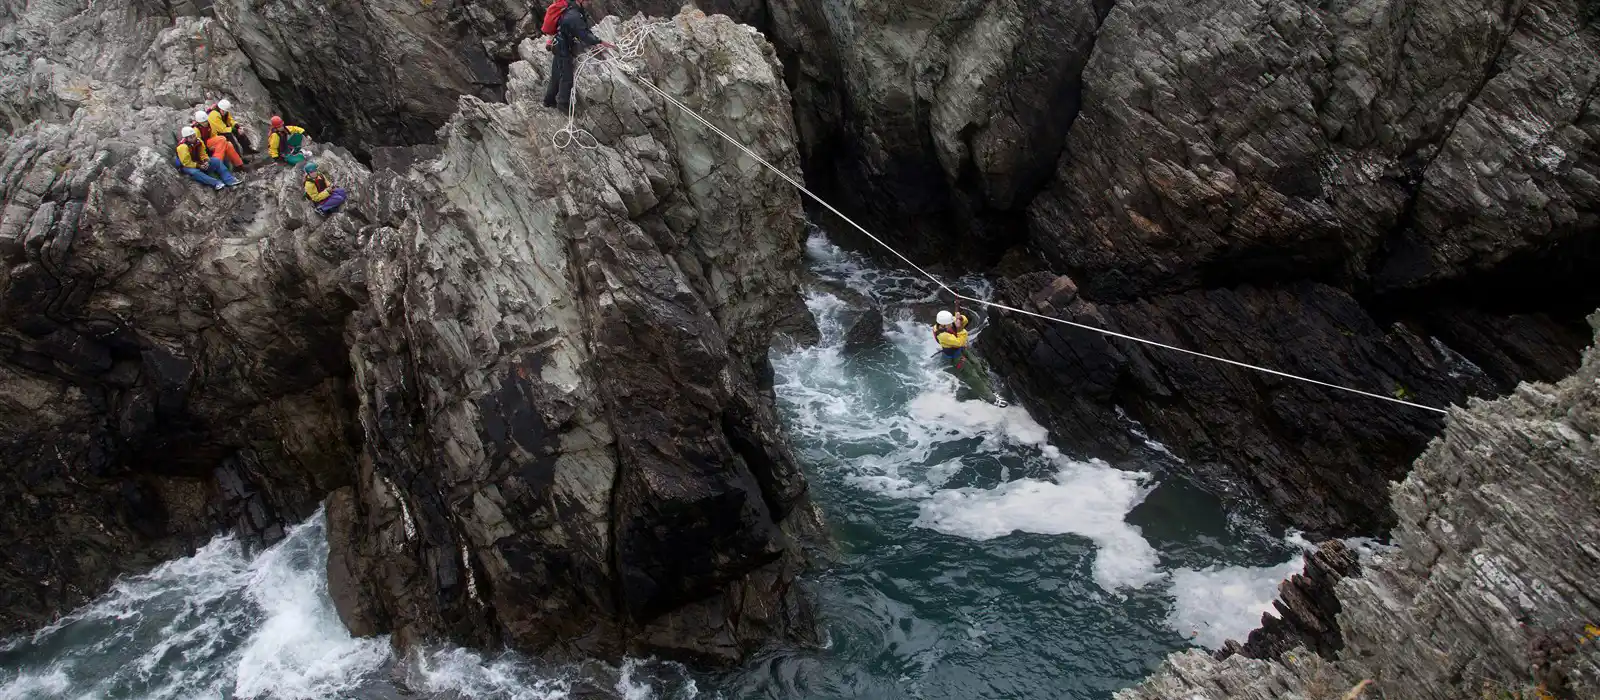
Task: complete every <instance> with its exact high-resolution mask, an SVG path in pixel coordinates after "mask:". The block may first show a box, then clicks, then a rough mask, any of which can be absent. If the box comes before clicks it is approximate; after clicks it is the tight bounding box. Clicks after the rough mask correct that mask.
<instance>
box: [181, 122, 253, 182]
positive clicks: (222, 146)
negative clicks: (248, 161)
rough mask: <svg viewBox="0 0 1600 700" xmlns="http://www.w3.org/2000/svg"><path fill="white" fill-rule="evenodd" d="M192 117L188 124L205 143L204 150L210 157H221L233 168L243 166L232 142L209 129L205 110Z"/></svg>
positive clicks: (241, 159) (209, 124)
mask: <svg viewBox="0 0 1600 700" xmlns="http://www.w3.org/2000/svg"><path fill="white" fill-rule="evenodd" d="M194 119H195V121H194V123H192V124H190V125H189V126H192V127H194V131H195V135H196V136H198V137H199V138H200V142H201V143H203V144H205V145H206V150H207V151H209V152H210V153H211V155H212V157H214V158H221V159H222V160H223V162H225V163H227V164H228V165H230V166H232V167H233V168H235V169H238V168H243V167H244V159H243V158H240V157H239V151H237V150H235V149H234V147H233V144H232V143H229V142H228V140H227V139H226V138H223V137H222V136H221V135H219V134H217V133H215V132H213V131H212V130H211V122H210V121H209V120H207V119H206V113H205V112H195V113H194Z"/></svg>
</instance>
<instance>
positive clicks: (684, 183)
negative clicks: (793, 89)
mask: <svg viewBox="0 0 1600 700" xmlns="http://www.w3.org/2000/svg"><path fill="white" fill-rule="evenodd" d="M610 26H613V25H611V24H609V23H608V24H607V25H606V26H605V27H603V28H602V29H601V31H602V33H606V32H608V31H610V30H609V27H610ZM525 50H526V51H527V52H528V53H529V54H530V55H531V54H532V53H533V52H534V51H535V49H534V48H532V44H531V42H530V43H529V44H528V45H527V48H526V49H525ZM643 63H644V65H645V66H646V68H645V70H644V72H643V73H642V74H641V75H642V76H644V77H645V79H648V80H651V81H653V82H658V83H660V84H662V85H663V86H664V87H667V88H668V89H670V90H672V91H674V92H676V93H679V94H684V95H689V96H692V98H691V103H690V104H691V106H692V107H695V108H696V109H697V110H701V111H704V112H706V113H708V114H712V115H721V116H722V117H723V121H725V122H726V123H728V124H729V125H730V126H732V127H733V128H734V130H735V132H736V134H737V135H738V136H740V137H741V138H742V139H743V140H744V141H745V142H746V143H749V144H751V145H752V146H753V147H756V148H759V149H760V150H761V151H763V152H765V153H766V154H768V156H769V157H772V158H774V159H776V161H777V162H779V163H783V162H785V160H786V155H785V154H789V153H792V151H793V144H792V141H791V138H792V137H791V136H790V135H789V130H788V128H787V125H788V123H789V112H788V105H787V100H786V99H785V95H786V93H785V91H784V90H783V89H782V84H781V82H779V78H778V75H779V73H778V70H777V63H776V60H775V57H774V56H773V55H772V53H771V49H770V47H769V46H767V45H766V44H765V43H764V42H762V41H761V40H760V37H759V35H757V34H755V33H754V32H753V31H751V30H750V29H749V28H748V27H743V26H740V25H737V24H734V23H732V22H731V21H729V20H728V19H727V18H725V17H716V18H709V19H708V18H706V17H705V16H704V15H700V14H698V13H696V14H685V15H680V16H679V17H678V18H677V19H675V20H673V22H672V23H671V24H669V25H665V26H661V27H659V28H657V29H656V30H655V33H654V35H653V38H652V39H651V40H650V42H649V44H648V50H647V53H646V55H645V57H644V58H643ZM541 65H542V64H530V63H518V64H514V65H513V66H512V70H511V84H510V90H509V94H510V101H509V103H508V104H505V105H490V104H485V103H481V102H478V101H475V100H470V99H468V100H464V101H463V105H462V109H461V111H460V112H459V113H458V114H457V116H456V117H455V118H454V119H453V120H452V121H451V123H450V124H449V125H448V126H447V127H446V129H445V130H444V131H443V132H442V134H443V136H444V140H443V142H442V149H443V153H442V155H441V156H440V157H439V158H438V160H437V161H435V162H433V163H431V164H428V165H425V166H421V169H420V171H419V172H418V174H417V175H416V176H415V179H416V180H417V183H418V185H419V186H420V187H421V189H422V190H423V191H425V192H428V193H430V194H429V195H427V196H426V200H427V204H428V207H427V208H426V209H425V210H420V211H417V212H406V213H405V215H404V216H403V217H402V216H401V215H402V212H400V211H398V210H397V211H395V212H393V213H390V214H388V215H387V216H386V219H388V220H389V221H388V223H386V226H385V229H384V231H383V233H381V234H379V236H378V239H377V240H379V241H380V242H379V243H378V244H376V245H378V246H379V247H378V251H379V253H380V254H379V255H378V256H377V257H376V258H375V259H374V265H375V266H376V267H375V274H373V276H372V277H371V278H370V285H371V287H372V298H373V304H372V305H371V306H370V307H369V308H368V309H366V310H363V311H362V312H360V313H358V314H357V315H356V316H355V318H354V320H353V325H352V329H351V332H352V334H353V336H352V345H353V346H354V347H355V362H356V374H357V376H358V381H359V383H360V384H361V386H362V395H361V415H362V424H363V426H364V430H365V431H366V433H367V435H368V439H367V445H368V450H367V452H366V453H365V455H364V456H363V459H362V462H361V473H360V478H359V479H358V483H357V486H356V488H355V493H354V494H353V495H343V494H341V495H337V496H336V497H335V499H334V501H333V503H334V505H333V507H332V508H331V509H330V514H329V517H330V530H331V531H334V532H339V533H343V535H342V536H336V537H334V538H332V543H333V550H332V552H331V558H332V561H333V564H332V573H333V576H334V579H333V580H334V582H335V590H334V593H335V597H336V600H338V601H339V602H340V610H341V613H342V614H343V615H344V616H345V619H346V620H347V621H348V622H349V624H350V626H351V627H352V628H353V629H357V630H362V631H373V630H389V629H393V630H396V631H397V632H399V633H400V634H401V638H402V640H406V639H411V638H427V637H439V636H449V637H451V638H454V639H457V640H459V641H463V642H467V643H474V644H478V645H489V644H495V643H510V644H513V645H515V646H519V647H523V648H538V649H544V648H549V647H552V646H555V645H557V644H562V645H564V647H565V648H568V649H576V650H578V651H581V652H583V653H587V654H604V655H615V654H617V653H619V652H620V651H623V650H632V651H639V652H647V653H655V652H663V651H665V652H669V653H674V654H675V655H677V656H680V657H681V656H684V655H689V656H693V657H696V658H703V659H705V660H708V661H714V662H726V661H730V660H734V659H737V658H739V657H740V656H742V654H743V653H744V652H746V651H749V650H750V649H751V648H753V646H754V645H756V644H759V643H760V642H761V640H763V639H766V638H770V637H772V636H775V635H778V636H782V635H792V636H800V637H805V636H806V635H808V634H809V633H810V627H809V625H810V619H809V613H808V612H807V610H806V608H805V606H804V605H803V604H802V603H801V601H800V600H799V599H798V598H797V597H796V596H795V595H794V593H793V592H792V590H791V586H792V585H793V579H794V576H795V575H796V573H797V572H798V568H799V563H800V562H799V559H798V551H797V549H796V545H795V544H794V542H793V541H792V538H791V534H807V533H808V532H809V530H810V528H812V527H814V524H815V520H814V518H815V516H814V514H813V513H812V512H811V511H810V506H809V505H808V501H807V499H806V495H805V481H804V478H803V477H802V476H801V475H800V473H799V471H798V469H797V467H796V465H795V463H794V461H793V458H792V456H791V455H790V454H789V453H788V451H787V448H786V447H784V444H783V442H782V440H781V438H780V437H778V435H779V426H778V424H777V420H776V415H775V413H774V411H773V408H772V405H771V397H770V393H769V392H768V391H764V390H760V389H758V388H757V385H758V384H759V383H760V381H761V380H760V376H759V370H760V366H759V365H760V364H761V363H762V360H761V359H760V358H762V357H764V355H765V352H766V347H767V345H768V343H769V342H770V338H771V336H772V333H773V330H774V329H775V328H776V327H777V326H778V325H779V323H780V322H782V321H784V320H785V319H786V318H788V317H790V316H792V315H793V314H795V313H796V312H797V311H800V310H802V309H801V308H799V307H797V301H798V295H797V289H798V286H797V283H798V279H797V277H796V273H797V271H798V266H799V261H800V243H801V240H802V236H803V232H802V223H803V221H802V219H801V218H800V217H799V207H798V204H799V202H798V199H797V193H795V192H794V191H793V189H792V188H790V187H788V186H787V185H786V184H785V183H783V181H782V180H781V179H778V178H776V177H774V176H772V175H771V174H770V173H765V172H764V170H762V169H761V166H759V165H758V164H756V163H755V162H754V161H751V160H749V159H748V158H743V157H740V156H739V154H738V153H737V151H735V150H734V149H733V148H732V147H731V146H728V145H727V144H726V143H725V142H723V141H722V140H721V139H720V137H718V136H716V135H714V134H712V133H711V132H709V131H707V130H704V129H703V128H702V127H700V126H698V125H697V124H693V123H691V122H689V121H688V118H687V117H686V116H684V115H682V114H681V113H679V112H677V111H676V109H675V108H673V109H672V110H670V111H669V110H668V108H667V105H666V104H665V103H664V102H660V101H659V100H656V99H652V98H651V97H650V95H649V94H648V93H646V92H644V91H643V89H642V88H639V87H637V86H633V85H629V84H627V83H623V82H618V81H616V80H614V79H611V78H602V77H598V76H597V75H595V74H588V73H586V74H584V76H583V77H582V79H581V80H580V81H579V84H578V93H577V94H578V95H579V98H578V99H579V104H580V109H581V110H583V112H584V113H585V114H586V115H588V116H589V120H587V121H588V123H589V124H590V125H591V126H590V128H591V129H593V131H594V136H595V137H596V138H597V139H598V142H599V146H598V147H597V148H595V149H594V150H583V149H581V148H578V147H572V148H570V149H569V150H567V151H565V152H563V151H559V150H557V149H556V148H554V147H553V146H552V145H551V136H552V135H553V134H554V133H555V132H556V131H557V130H558V129H559V128H561V126H562V125H563V124H564V122H565V118H564V116H562V115H557V114H555V113H553V112H550V111H548V110H545V109H544V108H543V107H541V106H540V104H539V100H540V99H541V97H542V89H541V88H542V86H543V80H542V78H541V77H540V76H539V75H538V74H537V67H538V66H541ZM734 114H737V115H738V116H739V117H740V118H739V119H737V120H734V119H728V118H727V117H729V116H731V115H734ZM788 157H789V158H792V156H788ZM789 164H790V167H793V162H792V160H791V161H790V163H789ZM511 173H515V174H517V175H519V177H508V176H507V175H508V174H511Z"/></svg>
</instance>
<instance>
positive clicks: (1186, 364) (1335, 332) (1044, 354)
mask: <svg viewBox="0 0 1600 700" xmlns="http://www.w3.org/2000/svg"><path fill="white" fill-rule="evenodd" d="M998 292H999V293H998V296H999V298H1000V300H1001V301H1003V302H1005V303H1008V304H1011V305H1014V306H1017V307H1019V308H1024V309H1029V310H1033V311H1036V312H1039V313H1043V314H1046V315H1054V316H1061V317H1063V318H1066V319H1068V320H1072V321H1076V322H1078V323H1082V324H1085V325H1089V326H1094V327H1098V328H1105V329H1108V330H1112V331H1117V332H1121V333H1125V334H1129V335H1133V336H1136V337H1140V338H1145V339H1149V340H1153V341H1157V342H1161V343H1166V344H1168V345H1173V346H1177V347H1180V348H1186V349H1189V350H1195V351H1199V352H1203V353H1208V354H1211V355H1216V356H1219V357H1224V358H1228V359H1234V360H1239V361H1242V362H1248V363H1251V364H1256V365H1260V366H1264V367H1268V368H1271V369H1276V370H1279V371H1283V372H1289V373H1292V374H1296V375H1299V376H1304V377H1310V378H1314V379H1318V380H1321V381H1325V382H1331V383H1334V384H1338V385H1341V386H1347V387H1352V388H1356V389H1361V390H1365V391H1369V392H1372V393H1376V394H1380V395H1383V396H1393V397H1396V398H1403V399H1405V400H1409V401H1413V402H1416V403H1420V404H1423V405H1427V406H1448V405H1451V404H1457V403H1460V402H1462V401H1463V400H1464V399H1465V398H1466V397H1467V396H1469V395H1477V396H1486V395H1491V394H1493V393H1494V391H1495V388H1496V387H1495V384H1494V382H1493V380H1492V379H1491V377H1489V376H1486V375H1485V374H1483V373H1482V372H1481V371H1477V370H1475V369H1474V368H1472V367H1471V366H1470V365H1468V364H1467V363H1465V362H1463V361H1462V359H1461V356H1460V355H1458V354H1456V353H1455V352H1453V351H1452V350H1451V349H1450V348H1449V347H1448V346H1446V345H1445V344H1444V343H1442V342H1438V341H1437V340H1436V339H1430V338H1429V337H1426V336H1423V335H1419V333H1418V332H1417V331H1416V330H1414V327H1413V326H1414V324H1408V323H1388V324H1384V323H1380V322H1379V321H1377V320H1376V319H1374V318H1372V317H1371V316H1370V315H1369V314H1368V313H1367V312H1366V311H1365V310H1364V309H1363V308H1362V306H1361V305H1360V304H1359V303H1358V302H1357V301H1356V300H1355V299H1353V298H1351V297H1350V296H1349V295H1347V294H1345V293H1343V292H1341V291H1339V290H1337V289H1334V288H1331V287H1328V286H1325V285H1318V284H1314V283H1305V284H1301V285H1296V286H1292V287H1283V288H1269V289H1258V288H1251V287H1240V288H1237V289H1226V290H1207V291H1191V292H1184V293H1181V294H1173V295H1165V296H1157V297H1152V298H1149V299H1144V300H1140V301H1134V302H1128V303H1122V304H1095V303H1092V302H1090V301H1088V300H1086V299H1084V298H1082V297H1081V296H1080V295H1079V294H1078V289H1077V285H1076V284H1075V283H1074V282H1073V281H1072V280H1070V279H1068V278H1066V277H1064V276H1057V275H1051V274H1049V273H1032V274H1028V275H1023V276H1021V277H1017V278H1014V279H1010V280H1005V281H1004V282H1003V283H1002V284H1001V285H1000V286H999V288H998ZM1495 320H1497V321H1503V322H1502V323H1499V324H1498V325H1495V326H1492V327H1493V328H1495V329H1497V330H1500V331H1515V333H1511V334H1506V335H1503V336H1502V337H1501V338H1500V340H1499V342H1500V343H1501V344H1503V345H1504V346H1507V347H1516V348H1521V349H1525V350H1528V351H1530V352H1533V353H1535V354H1534V357H1535V358H1536V359H1537V361H1513V364H1512V365H1511V367H1510V368H1508V371H1510V372H1514V373H1515V375H1514V376H1530V375H1532V376H1540V374H1542V373H1543V372H1545V371H1553V372H1555V373H1556V376H1559V372H1560V371H1562V370H1570V368H1571V367H1572V365H1571V364H1570V363H1571V361H1572V360H1573V359H1575V358H1570V357H1569V356H1568V355H1567V354H1566V353H1567V350H1566V348H1565V347H1563V346H1540V345H1539V343H1540V341H1541V340H1542V339H1543V338H1546V337H1549V334H1552V333H1553V334H1558V335H1559V334H1560V333H1561V332H1562V331H1561V329H1560V328H1559V327H1553V326H1554V324H1552V323H1541V322H1538V321H1537V320H1536V319H1530V318H1520V319H1509V320H1506V319H1498V318H1496V319H1495ZM991 321H992V328H991V329H990V330H989V331H988V332H986V333H985V336H984V338H985V341H984V342H985V346H984V354H985V357H987V358H989V359H990V360H991V362H992V363H994V364H995V365H996V366H997V367H1000V368H1002V369H1003V372H1004V374H1005V375H1006V376H1007V377H1009V378H1010V383H1011V385H1012V386H1013V387H1015V388H1016V389H1017V391H1018V393H1019V394H1020V395H1021V396H1022V397H1023V399H1024V401H1025V402H1026V403H1027V404H1028V405H1029V406H1030V407H1032V408H1036V409H1038V410H1037V411H1036V415H1040V416H1041V419H1042V420H1043V421H1044V422H1045V423H1046V425H1047V427H1049V428H1050V429H1051V430H1052V432H1053V433H1054V434H1055V435H1057V436H1058V437H1059V438H1062V439H1065V440H1067V441H1069V442H1070V443H1071V444H1076V445H1083V446H1085V447H1086V448H1091V449H1094V450H1096V451H1097V452H1099V453H1101V454H1104V455H1106V456H1116V455H1121V454H1126V453H1127V451H1128V450H1129V449H1131V448H1132V444H1131V441H1132V439H1133V438H1131V437H1129V433H1128V423H1127V419H1128V418H1132V419H1134V420H1136V421H1138V422H1139V423H1140V424H1142V425H1143V427H1144V430H1145V431H1147V432H1148V434H1149V436H1150V437H1152V438H1154V439H1156V440H1158V441H1160V442H1162V443H1164V444H1166V445H1167V446H1168V447H1169V448H1171V449H1172V450H1173V452H1174V453H1176V454H1177V455H1178V456H1179V457H1181V458H1183V459H1184V460H1186V461H1188V462H1189V463H1190V467H1191V468H1193V469H1196V470H1197V471H1200V472H1210V473H1217V472H1222V473H1232V474H1233V475H1235V476H1236V478H1237V479H1238V480H1239V481H1240V482H1242V483H1245V484H1249V485H1250V487H1251V488H1252V489H1253V490H1254V491H1255V493H1256V494H1257V495H1259V496H1260V497H1261V498H1263V499H1264V500H1265V501H1266V502H1267V503H1268V504H1269V505H1270V506H1272V508H1273V510H1274V511H1275V512H1277V513H1279V514H1281V515H1282V516H1283V517H1284V518H1286V519H1287V520H1288V521H1289V522H1290V523H1293V524H1294V525H1295V526H1297V527H1300V528H1302V529H1305V530H1308V531H1314V532H1320V533H1326V534H1364V533H1369V532H1372V531H1374V530H1381V529H1382V528H1383V527H1384V525H1385V524H1386V523H1390V522H1392V521H1393V516H1392V514H1390V513H1389V511H1388V509H1387V507H1386V499H1385V494H1386V493H1387V489H1388V484H1389V482H1390V481H1392V480H1395V479H1398V478H1401V477H1402V476H1403V475H1404V473H1405V470H1406V469H1407V468H1408V466H1409V464H1410V462H1411V460H1412V459H1414V458H1415V456H1416V455H1417V454H1419V453H1420V452H1421V451H1422V449H1423V447H1425V446H1426V445H1427V443H1428V441H1429V439H1431V438H1432V437H1433V435H1435V434H1436V433H1437V431H1438V430H1439V428H1440V427H1441V425H1440V424H1441V420H1440V419H1441V417H1440V416H1438V415H1437V414H1434V413H1430V412H1427V411H1422V410H1418V409H1415V408H1411V407H1408V406H1403V405H1399V404H1395V403H1392V402H1388V401H1383V400H1380V399H1376V398H1370V397H1363V396H1359V395H1354V394H1348V393H1345V392H1340V391H1336V390H1332V389H1328V388H1325V387H1320V386H1316V385H1312V384H1307V383H1304V382H1299V381H1295V380H1290V379H1285V378H1279V377H1274V376H1271V375H1268V374H1263V373H1260V372H1257V371H1254V370H1250V369H1245V368H1241V367H1234V366H1230V365H1226V364H1223V363H1219V362H1216V361H1214V360H1209V359H1205V358H1200V357H1195V356H1193V355H1186V354H1182V353H1178V352H1174V351H1171V350H1166V349H1161V348H1154V347H1150V346H1146V345H1142V344H1137V343H1133V342H1130V341H1125V340H1121V339H1117V338H1111V337H1108V336H1105V335H1102V334H1099V333H1095V332H1093V331H1089V330H1083V329H1079V328H1074V327H1071V326H1066V325H1063V324H1057V323H1050V322H1046V321H1042V320H1039V319H1037V318H1034V317H1028V316H1022V315H1019V314H1008V313H1006V312H997V313H995V314H994V316H993V318H992V319H991ZM1477 327H1480V328H1482V327H1483V326H1477ZM1119 408H1120V409H1121V411H1120V412H1119V410H1118V409H1119ZM1124 414H1125V415H1124Z"/></svg>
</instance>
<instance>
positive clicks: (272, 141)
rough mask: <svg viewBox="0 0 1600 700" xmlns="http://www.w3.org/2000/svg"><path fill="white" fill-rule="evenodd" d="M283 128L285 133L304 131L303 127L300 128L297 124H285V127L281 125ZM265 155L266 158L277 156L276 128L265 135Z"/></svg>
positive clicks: (300, 132)
mask: <svg viewBox="0 0 1600 700" xmlns="http://www.w3.org/2000/svg"><path fill="white" fill-rule="evenodd" d="M283 130H284V132H285V133H290V134H303V133H306V130H305V129H302V128H300V127H298V126H285V127H283ZM267 157H268V158H277V157H278V131H277V130H276V129H274V130H273V131H272V134H271V135H270V136H268V137H267Z"/></svg>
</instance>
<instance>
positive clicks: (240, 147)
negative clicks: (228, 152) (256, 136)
mask: <svg viewBox="0 0 1600 700" xmlns="http://www.w3.org/2000/svg"><path fill="white" fill-rule="evenodd" d="M223 136H226V137H228V142H229V143H232V144H233V150H235V151H238V152H240V153H250V154H254V153H255V152H256V149H255V147H253V146H251V145H250V137H248V136H245V135H244V129H240V128H238V127H234V129H233V132H232V133H228V134H223Z"/></svg>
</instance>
